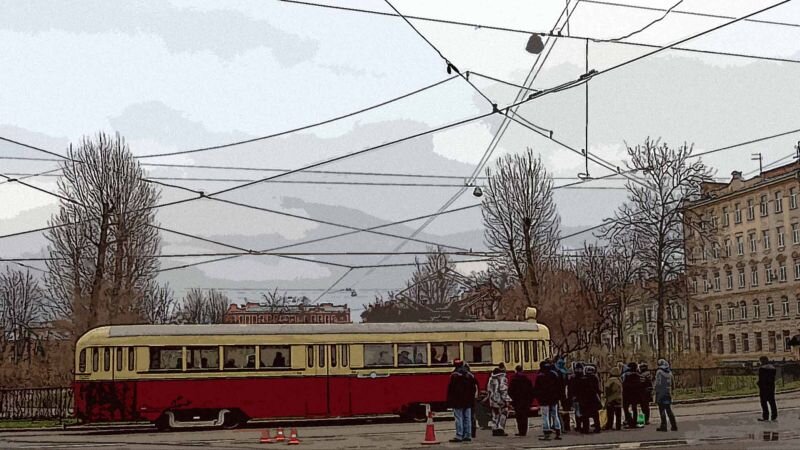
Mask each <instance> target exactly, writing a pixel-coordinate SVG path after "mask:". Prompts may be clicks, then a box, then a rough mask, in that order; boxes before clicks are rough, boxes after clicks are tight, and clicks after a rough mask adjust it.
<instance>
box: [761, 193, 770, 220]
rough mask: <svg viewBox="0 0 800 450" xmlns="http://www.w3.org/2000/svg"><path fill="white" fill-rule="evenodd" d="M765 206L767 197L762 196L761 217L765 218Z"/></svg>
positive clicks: (767, 210) (766, 209) (766, 211)
mask: <svg viewBox="0 0 800 450" xmlns="http://www.w3.org/2000/svg"><path fill="white" fill-rule="evenodd" d="M767 204H768V200H767V195H766V194H764V195H762V196H761V217H766V216H767V213H769V209H768V208H767Z"/></svg>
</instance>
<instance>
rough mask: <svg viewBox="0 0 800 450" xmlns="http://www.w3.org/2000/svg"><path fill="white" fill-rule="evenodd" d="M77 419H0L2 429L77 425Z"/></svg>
mask: <svg viewBox="0 0 800 450" xmlns="http://www.w3.org/2000/svg"><path fill="white" fill-rule="evenodd" d="M76 423H78V420H77V419H72V418H69V419H60V420H59V419H42V420H32V419H0V430H2V429H5V428H50V427H60V426H62V425H75V424H76Z"/></svg>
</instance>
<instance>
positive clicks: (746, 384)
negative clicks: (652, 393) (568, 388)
mask: <svg viewBox="0 0 800 450" xmlns="http://www.w3.org/2000/svg"><path fill="white" fill-rule="evenodd" d="M775 368H776V369H777V374H776V378H775V389H776V390H777V391H778V392H780V391H785V390H791V389H800V364H784V365H776V366H775ZM651 372H652V374H653V379H654V380H655V369H653V370H652V371H651ZM672 375H673V386H672V389H673V390H672V396H673V398H674V399H675V400H689V399H695V398H698V399H699V398H707V397H730V396H737V395H751V394H757V393H758V386H757V385H756V381H758V367H711V368H677V369H672ZM600 376H601V380H602V382H603V383H602V384H603V388H605V384H606V381H607V380H608V378H609V377H610V376H611V375H610V374H609V373H607V372H604V373H601V374H600Z"/></svg>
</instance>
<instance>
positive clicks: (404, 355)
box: [397, 350, 414, 366]
mask: <svg viewBox="0 0 800 450" xmlns="http://www.w3.org/2000/svg"><path fill="white" fill-rule="evenodd" d="M397 362H398V364H400V365H401V366H408V365H411V364H414V363H413V362H412V361H411V358H409V357H408V352H407V351H405V350H403V351H402V352H400V356H399V357H398V359H397Z"/></svg>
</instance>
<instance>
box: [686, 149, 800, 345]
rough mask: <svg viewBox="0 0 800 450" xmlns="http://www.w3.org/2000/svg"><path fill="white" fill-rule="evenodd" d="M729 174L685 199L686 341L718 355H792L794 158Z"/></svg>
mask: <svg viewBox="0 0 800 450" xmlns="http://www.w3.org/2000/svg"><path fill="white" fill-rule="evenodd" d="M732 175H733V176H732V178H731V180H730V182H728V183H705V184H704V186H703V193H704V197H703V198H702V199H700V200H698V201H695V202H691V203H689V204H688V205H686V214H685V217H684V220H685V221H686V222H689V221H691V222H692V223H691V225H692V226H686V227H685V229H686V231H685V234H686V249H685V254H686V259H687V266H688V269H689V270H688V287H689V298H690V314H691V319H690V320H691V327H690V332H691V335H692V336H691V346H692V348H693V349H694V350H695V351H697V352H706V353H709V354H714V355H715V356H717V357H719V358H721V359H724V360H751V361H752V360H755V359H757V358H758V357H759V356H767V357H769V358H771V359H783V358H786V359H795V358H796V357H797V355H796V354H795V353H794V352H793V351H792V349H791V348H790V346H789V345H788V341H790V338H791V337H793V336H795V335H797V333H798V330H800V208H798V198H797V196H798V192H800V185H798V177H800V163H798V162H793V163H791V164H787V165H784V166H781V167H778V168H775V169H772V170H768V171H765V172H764V173H762V174H761V175H759V176H755V177H753V178H750V179H747V180H746V179H744V178H743V177H742V173H741V172H733V174H732ZM687 225H689V224H687ZM695 227H702V228H705V229H706V230H709V229H710V231H711V232H712V233H713V234H715V235H716V239H713V240H712V241H711V242H708V240H705V239H702V238H701V236H700V234H701V233H695V232H694V228H695ZM709 227H710V228H709Z"/></svg>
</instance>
